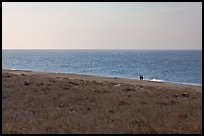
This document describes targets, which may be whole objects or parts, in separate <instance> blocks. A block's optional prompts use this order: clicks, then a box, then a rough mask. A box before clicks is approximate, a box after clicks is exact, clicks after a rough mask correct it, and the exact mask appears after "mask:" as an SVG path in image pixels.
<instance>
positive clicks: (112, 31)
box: [2, 2, 202, 49]
mask: <svg viewBox="0 0 204 136" xmlns="http://www.w3.org/2000/svg"><path fill="white" fill-rule="evenodd" d="M2 5H3V9H2V11H3V13H2V16H3V17H2V19H3V21H2V23H3V24H2V29H3V31H2V39H3V41H2V44H3V49H202V3H201V2H189V3H188V2H181V3H178V2H176V3H173V2H163V3H162V2H153V3H151V2H144V3H142V2H134V3H131V2H128V3H125V2H113V3H109V2H108V3H105V2H103V3H101V2H96V3H94V2H91V3H88V2H84V3H71V2H66V3H56V2H50V3H42V2H40V3H37V2H34V3H32V2H24V3H21V2H13V3H12V2H8V3H7V2H3V3H2Z"/></svg>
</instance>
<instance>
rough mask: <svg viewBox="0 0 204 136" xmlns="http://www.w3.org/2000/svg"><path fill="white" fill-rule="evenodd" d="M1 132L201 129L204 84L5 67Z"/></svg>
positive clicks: (109, 131)
mask: <svg viewBox="0 0 204 136" xmlns="http://www.w3.org/2000/svg"><path fill="white" fill-rule="evenodd" d="M2 114H3V115H2V119H3V120H2V132H3V133H38V134H39V133H42V134H45V133H123V134H125V133H136V134H137V133H200V134H201V133H202V87H201V86H191V85H178V84H172V83H156V82H150V81H139V80H131V79H122V78H109V77H96V76H86V75H74V74H59V73H41V72H31V71H18V70H16V71H10V70H2Z"/></svg>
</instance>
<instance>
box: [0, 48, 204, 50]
mask: <svg viewBox="0 0 204 136" xmlns="http://www.w3.org/2000/svg"><path fill="white" fill-rule="evenodd" d="M2 50H202V49H131V48H130V49H115V48H114V49H105V48H101V49H95V48H90V49H66V48H65V49H2Z"/></svg>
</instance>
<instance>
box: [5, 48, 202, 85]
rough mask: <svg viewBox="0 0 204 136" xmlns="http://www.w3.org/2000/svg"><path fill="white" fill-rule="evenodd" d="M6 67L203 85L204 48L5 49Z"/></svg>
mask: <svg viewBox="0 0 204 136" xmlns="http://www.w3.org/2000/svg"><path fill="white" fill-rule="evenodd" d="M2 68H3V69H13V70H14V69H17V70H32V71H42V72H57V73H58V72H59V73H75V74H85V75H99V76H110V77H123V78H131V79H139V76H140V75H142V76H143V77H144V80H152V81H161V82H174V83H182V84H193V85H202V50H2Z"/></svg>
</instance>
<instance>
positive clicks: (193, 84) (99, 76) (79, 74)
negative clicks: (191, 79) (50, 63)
mask: <svg viewBox="0 0 204 136" xmlns="http://www.w3.org/2000/svg"><path fill="white" fill-rule="evenodd" d="M2 70H7V71H20V72H33V73H42V74H65V75H76V76H90V77H98V78H113V79H127V80H135V81H140V80H139V79H136V78H126V77H116V76H105V75H94V74H82V73H63V72H44V71H33V70H18V69H2ZM142 81H147V82H153V83H167V84H177V85H188V86H196V87H202V84H198V83H182V82H173V81H172V82H171V81H164V80H158V79H151V80H150V79H149V80H148V79H144V80H142Z"/></svg>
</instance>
